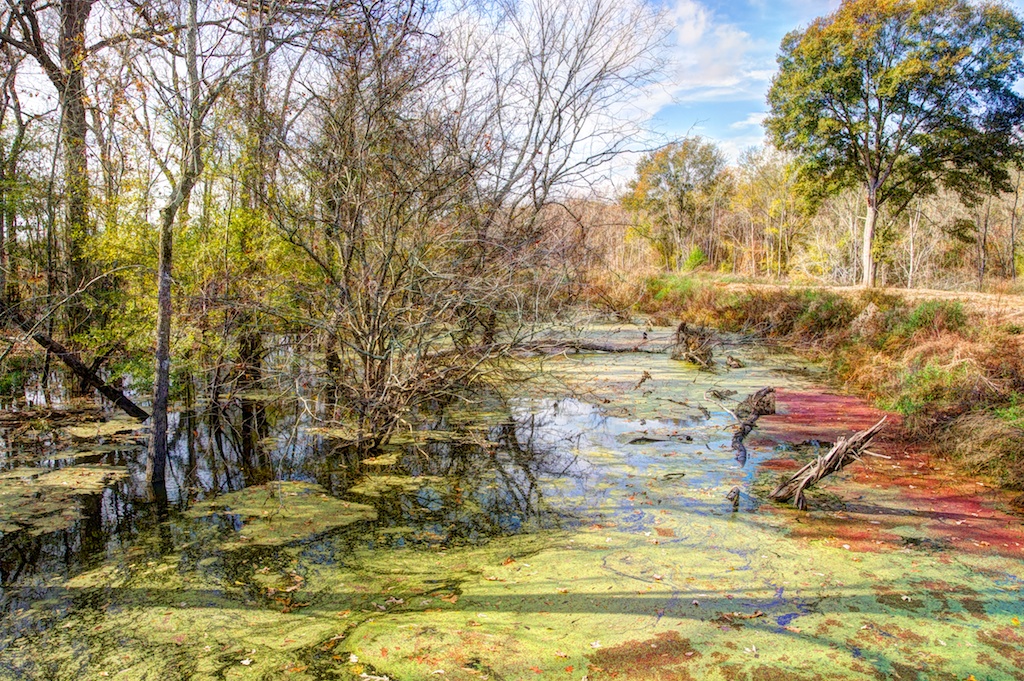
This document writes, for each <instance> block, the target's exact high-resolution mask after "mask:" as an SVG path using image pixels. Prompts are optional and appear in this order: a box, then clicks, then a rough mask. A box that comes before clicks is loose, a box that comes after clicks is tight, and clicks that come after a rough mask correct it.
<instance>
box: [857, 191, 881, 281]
mask: <svg viewBox="0 0 1024 681" xmlns="http://www.w3.org/2000/svg"><path fill="white" fill-rule="evenodd" d="M877 222H878V207H877V206H876V204H875V200H874V197H873V196H869V197H868V214H867V217H866V218H865V220H864V243H863V252H862V253H861V268H862V270H863V271H862V272H861V286H863V287H864V288H873V287H874V285H875V253H874V249H873V246H874V241H875V225H876V223H877Z"/></svg>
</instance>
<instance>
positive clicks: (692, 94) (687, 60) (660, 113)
mask: <svg viewBox="0 0 1024 681" xmlns="http://www.w3.org/2000/svg"><path fill="white" fill-rule="evenodd" d="M666 2H667V4H668V7H669V12H670V14H669V16H670V19H671V21H673V22H674V26H675V29H674V33H673V47H672V66H671V67H670V73H669V81H668V82H667V83H665V84H664V85H663V87H662V89H661V92H659V93H658V95H657V97H656V99H655V100H653V101H655V102H656V103H657V104H656V106H657V105H660V108H657V113H656V114H655V116H654V119H653V121H652V125H653V127H654V128H655V130H657V131H658V133H660V135H661V136H663V137H664V138H666V139H675V138H679V137H683V136H685V135H687V134H694V135H703V136H704V137H708V138H710V139H713V140H715V141H717V142H718V143H719V144H720V145H721V146H722V148H723V150H724V151H725V152H726V153H727V154H728V156H729V157H730V159H732V160H735V159H736V158H737V157H738V156H739V154H740V153H741V152H742V151H743V150H744V149H746V148H749V147H751V146H756V145H758V144H760V143H762V141H763V138H764V131H763V129H762V127H761V125H760V122H761V119H762V118H763V116H764V113H765V112H766V111H767V105H766V104H765V94H766V93H767V91H768V86H769V84H770V82H771V78H772V75H773V74H774V72H775V56H776V54H777V52H778V48H779V44H780V43H781V41H782V38H783V36H785V35H786V33H788V32H789V31H791V30H793V29H795V28H799V27H803V26H806V25H807V24H809V23H810V22H811V21H813V20H814V19H815V18H816V17H819V16H822V15H826V14H829V13H831V12H832V11H834V10H835V9H836V8H837V7H838V6H839V4H840V3H839V0H666ZM1006 4H1008V5H1009V6H1011V7H1013V8H1014V9H1015V10H1016V11H1017V12H1018V13H1019V14H1024V11H1022V10H1024V0H1014V1H1012V2H1008V3H1006Z"/></svg>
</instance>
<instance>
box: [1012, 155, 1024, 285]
mask: <svg viewBox="0 0 1024 681" xmlns="http://www.w3.org/2000/svg"><path fill="white" fill-rule="evenodd" d="M1022 175H1024V173H1021V171H1019V170H1018V171H1017V185H1016V186H1015V187H1014V189H1013V212H1012V213H1010V279H1011V280H1013V281H1017V206H1018V203H1019V201H1020V180H1021V176H1022Z"/></svg>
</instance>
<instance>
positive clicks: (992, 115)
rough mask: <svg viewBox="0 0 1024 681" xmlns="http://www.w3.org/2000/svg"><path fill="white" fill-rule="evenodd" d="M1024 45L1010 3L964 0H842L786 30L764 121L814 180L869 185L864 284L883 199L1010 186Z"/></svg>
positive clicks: (898, 206)
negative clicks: (806, 23)
mask: <svg viewBox="0 0 1024 681" xmlns="http://www.w3.org/2000/svg"><path fill="white" fill-rule="evenodd" d="M1022 51H1024V28H1022V24H1021V21H1020V19H1019V18H1018V17H1017V16H1016V15H1015V14H1014V13H1013V12H1012V11H1010V10H1009V9H1007V8H1006V7H1004V6H1002V5H999V4H996V3H992V2H984V3H980V4H974V3H970V2H968V1H967V0H846V1H845V2H843V4H842V5H841V6H840V7H839V9H838V10H836V11H835V12H834V13H832V14H830V15H828V16H826V17H822V18H819V19H818V20H816V21H815V22H813V23H812V24H811V25H810V26H808V27H807V28H806V29H804V30H798V31H794V32H792V33H790V34H789V35H787V36H786V37H785V38H784V40H783V42H782V48H781V53H780V55H779V57H778V63H779V71H778V73H777V74H776V76H775V78H774V80H773V82H772V85H771V89H770V91H769V93H768V103H769V106H770V109H771V111H770V114H769V116H768V119H767V120H766V123H765V125H766V128H767V130H768V132H769V135H770V136H771V138H772V140H773V142H774V143H775V145H776V146H778V147H779V148H780V149H784V150H788V151H792V152H795V153H796V154H797V155H798V157H799V161H800V163H801V174H802V178H803V180H804V185H805V186H806V187H808V188H809V189H810V190H811V191H812V192H815V193H831V192H834V191H837V190H839V189H842V188H845V187H848V186H851V185H854V184H859V185H860V186H862V187H863V188H864V190H865V192H866V199H867V207H868V212H867V219H866V223H865V229H864V249H863V253H862V257H863V259H862V273H861V274H862V281H863V283H864V284H865V285H866V286H870V285H873V283H874V256H875V253H874V252H873V251H874V248H873V247H874V243H873V241H874V233H875V226H876V222H877V217H878V210H879V209H880V208H881V207H883V206H886V205H888V211H889V214H890V215H897V214H899V213H900V212H901V211H902V210H903V209H904V208H905V207H906V206H907V205H908V204H909V202H910V201H911V200H912V199H913V198H914V197H916V196H921V195H926V194H929V193H932V192H934V191H936V190H937V189H938V188H939V187H940V186H945V187H948V188H951V189H955V190H956V191H958V192H959V193H960V194H961V195H962V196H963V197H965V198H966V199H967V200H968V201H970V200H972V199H973V198H974V197H976V196H977V194H978V193H979V192H980V191H983V190H1008V189H1009V188H1010V187H1009V164H1010V162H1011V161H1014V160H1016V159H1017V158H1018V157H1019V155H1020V152H1021V148H1022V147H1021V142H1020V139H1019V137H1018V135H1017V128H1018V126H1019V124H1020V123H1021V122H1022V121H1024V99H1022V98H1021V96H1020V95H1019V94H1018V93H1017V92H1016V91H1015V90H1014V85H1015V83H1016V82H1017V80H1018V79H1019V78H1020V77H1021V76H1022V75H1024V61H1022V58H1021V54H1022Z"/></svg>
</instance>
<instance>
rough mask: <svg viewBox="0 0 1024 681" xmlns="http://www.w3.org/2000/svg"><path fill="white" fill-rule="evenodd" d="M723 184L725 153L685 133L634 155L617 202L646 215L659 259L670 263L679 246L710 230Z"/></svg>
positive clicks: (679, 249)
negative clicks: (640, 155) (632, 167)
mask: <svg viewBox="0 0 1024 681" xmlns="http://www.w3.org/2000/svg"><path fill="white" fill-rule="evenodd" d="M727 184H728V183H727V172H726V159H725V154H723V153H722V151H721V150H720V149H719V148H718V147H717V146H716V145H715V143H714V142H711V141H709V140H706V139H704V138H702V137H687V138H686V139H684V140H682V141H681V142H675V143H672V144H669V145H667V146H665V147H662V148H661V149H659V150H657V151H655V152H652V153H650V154H646V155H644V157H643V158H641V159H640V161H639V162H638V163H637V165H636V178H635V179H634V180H632V181H631V182H630V184H629V192H628V193H627V194H626V196H625V197H624V198H623V205H624V207H625V208H626V209H628V210H630V211H634V212H637V211H642V212H643V213H645V214H646V216H647V218H648V219H649V220H650V222H651V223H652V226H653V227H654V232H655V233H654V234H653V235H652V236H653V237H654V241H655V243H656V244H658V245H659V246H658V250H659V251H660V252H661V253H662V255H663V257H664V258H665V264H666V265H670V266H675V265H676V264H677V263H676V260H677V259H678V257H679V256H681V255H683V253H682V250H683V247H684V245H686V244H690V245H694V243H695V241H694V239H695V237H697V236H698V235H699V234H700V233H701V232H702V231H703V232H712V231H714V225H713V224H712V223H713V222H714V218H715V217H716V214H717V208H718V207H720V205H721V204H722V203H724V198H725V197H724V193H725V192H724V191H723V189H725V188H726V187H727ZM707 250H708V248H707V245H706V244H705V252H706V251H707Z"/></svg>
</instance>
